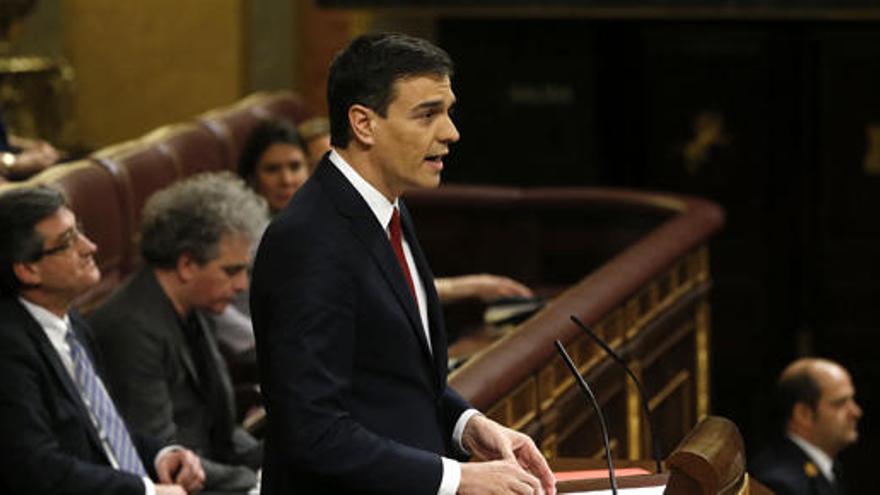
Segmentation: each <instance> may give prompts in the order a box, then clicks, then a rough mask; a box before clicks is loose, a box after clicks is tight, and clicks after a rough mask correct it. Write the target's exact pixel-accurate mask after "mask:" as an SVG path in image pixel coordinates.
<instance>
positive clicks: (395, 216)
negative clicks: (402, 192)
mask: <svg viewBox="0 0 880 495" xmlns="http://www.w3.org/2000/svg"><path fill="white" fill-rule="evenodd" d="M388 233H389V234H390V241H391V249H393V250H394V254H395V255H397V262H398V263H400V268H401V269H402V270H403V274H404V276H406V283H408V284H409V291H410V293H411V294H412V296H413V301H415V302H416V306H418V301H419V299H418V298H417V297H416V287H415V285H413V280H412V275H411V274H410V273H409V265H408V264H407V262H406V257H405V256H404V255H403V242H401V238H400V212H399V211H397V208H394V212H393V213H392V214H391V223H389V224H388Z"/></svg>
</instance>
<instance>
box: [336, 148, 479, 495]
mask: <svg viewBox="0 0 880 495" xmlns="http://www.w3.org/2000/svg"><path fill="white" fill-rule="evenodd" d="M329 158H330V162H332V163H333V165H335V166H336V168H337V169H339V171H340V172H342V175H344V176H345V178H346V179H348V182H350V183H351V185H352V186H354V188H355V190H357V192H358V194H360V196H361V197H362V198H363V199H364V201H366V202H367V205H369V207H370V210H371V211H372V212H373V215H375V217H376V221H378V222H379V225H380V226H381V227H382V228H383V229H384V230H385V235H389V232H388V224H389V223H390V222H391V215H392V214H393V213H394V208H397V207H398V198H394V202H393V203H392V202H390V201H388V198H386V197H385V195H384V194H382V193H381V192H379V190H377V189H376V188H375V187H373V185H372V184H370V183H369V182H367V181H366V179H364V178H363V177H361V175H360V174H359V173H358V172H357V171H356V170H355V169H354V168H352V166H351V165H349V164H348V163H347V162H346V161H345V159H344V158H342V157H341V156H340V155H339V153H337V152H336V150H335V149H334V150H332V151H331V152H330V157H329ZM401 241H402V244H403V254H404V257H405V258H406V264H407V266H408V267H409V273H410V275H411V276H412V280H413V285H414V286H415V290H416V300H417V303H418V306H419V317H420V319H421V321H422V329H423V330H424V332H425V340H426V341H427V342H428V349H429V350H431V351H432V352H433V350H432V349H431V330H430V328H428V304H427V296H426V294H425V287H424V285H423V283H422V278H421V276H420V275H419V271H418V270H417V269H416V264H415V262H414V261H413V256H412V251H411V250H410V248H409V243H408V242H407V241H406V236H401ZM475 414H478V411H477V410H476V409H468V410H467V411H465V412H463V413H462V414H461V416H460V417H459V418H458V421H456V423H455V429H454V430H453V431H452V438H453V441H454V442H455V445H456V446H458V448H459V449H461V450H462V451H465V449H464V447H463V446H462V445H461V436H462V433H464V427H465V426H466V425H467V422H468V420H470V419H471V417H473V415H475ZM440 459H441V460H442V461H443V478H441V480H440V488H439V489H438V490H437V495H455V493H456V492H457V491H458V485H459V484H460V483H461V465H460V464H459V463H458V461H455V460H453V459H449V458H446V457H441V458H440Z"/></svg>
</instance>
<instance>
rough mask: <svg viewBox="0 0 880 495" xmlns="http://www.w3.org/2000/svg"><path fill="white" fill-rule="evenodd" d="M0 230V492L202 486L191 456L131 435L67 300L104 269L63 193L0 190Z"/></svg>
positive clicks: (169, 490) (176, 490)
mask: <svg viewBox="0 0 880 495" xmlns="http://www.w3.org/2000/svg"><path fill="white" fill-rule="evenodd" d="M0 232H3V235H2V236H0V376H2V377H3V378H2V380H0V438H2V439H3V448H2V449H0V453H2V454H0V492H3V493H29V494H38V495H39V494H47V495H48V494H57V493H69V494H93V493H113V494H132V495H134V494H137V495H141V494H148V495H149V494H158V495H166V494H178V495H180V494H183V493H186V492H189V493H195V492H198V491H199V490H200V489H201V487H202V484H203V482H204V477H205V475H204V472H203V470H202V467H201V463H200V461H199V458H198V457H197V456H196V455H195V454H193V453H192V452H191V451H189V450H186V449H183V448H180V447H176V446H175V447H166V448H161V447H162V445H161V444H160V443H159V441H157V440H154V439H150V438H146V437H140V436H138V435H135V434H132V433H131V431H130V430H129V429H128V427H127V426H126V424H125V422H124V421H123V419H122V417H121V416H120V415H119V413H118V411H117V409H116V405H115V403H114V400H113V399H112V397H111V396H110V394H109V393H108V390H107V388H106V385H105V382H104V381H103V380H102V378H101V375H100V369H101V367H100V365H101V362H100V360H99V357H100V356H99V355H98V354H96V350H95V349H94V347H93V345H92V341H91V331H90V329H89V327H88V325H86V324H85V322H84V321H83V320H82V319H80V318H79V317H78V315H77V313H76V311H74V310H72V308H71V306H72V302H73V300H74V299H75V298H76V297H77V296H79V295H81V294H83V293H84V292H85V291H87V290H88V289H89V288H91V287H93V286H95V285H96V284H97V283H98V281H99V279H100V276H101V274H100V271H99V270H98V267H97V265H96V264H95V260H94V254H95V251H96V247H95V245H94V244H93V243H92V242H91V241H90V240H89V239H88V237H86V236H85V235H84V234H83V233H82V229H81V227H79V226H78V225H77V224H76V217H75V215H74V214H73V212H72V211H71V210H70V209H69V208H68V207H67V204H66V202H65V200H64V197H63V196H62V195H61V194H60V193H59V192H58V191H55V190H53V189H51V188H48V187H38V188H22V189H16V190H13V191H10V192H7V193H5V194H3V195H2V196H0ZM153 480H157V481H158V484H154V481H153Z"/></svg>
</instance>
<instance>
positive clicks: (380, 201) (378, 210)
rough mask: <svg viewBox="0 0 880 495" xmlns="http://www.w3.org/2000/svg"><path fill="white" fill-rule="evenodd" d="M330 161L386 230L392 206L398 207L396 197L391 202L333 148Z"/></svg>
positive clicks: (392, 209)
mask: <svg viewBox="0 0 880 495" xmlns="http://www.w3.org/2000/svg"><path fill="white" fill-rule="evenodd" d="M330 162H331V163H333V165H335V166H336V168H337V169H339V171H340V172H342V175H344V176H345V178H346V179H348V181H349V182H351V185H352V186H354V188H355V190H356V191H357V192H358V194H360V195H361V197H362V198H364V201H366V202H367V205H368V206H369V207H370V211H372V212H373V215H374V216H375V217H376V220H377V221H378V222H379V225H381V226H382V228H383V229H386V230H387V229H388V223H389V222H390V221H391V215H392V214H393V213H394V208H397V207H398V206H397V205H398V199H397V198H394V202H393V203H391V202H389V201H388V198H386V197H385V195H384V194H382V193H380V192H379V190H378V189H376V188H375V187H373V185H372V184H370V183H369V182H367V181H366V179H364V178H363V177H361V174H359V173H358V172H357V170H355V169H354V168H353V167H352V166H351V165H349V164H348V162H346V161H345V159H344V158H342V156H340V155H339V153H337V152H336V150H335V149H333V150H331V151H330Z"/></svg>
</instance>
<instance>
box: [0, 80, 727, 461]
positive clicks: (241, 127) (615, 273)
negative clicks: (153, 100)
mask: <svg viewBox="0 0 880 495" xmlns="http://www.w3.org/2000/svg"><path fill="white" fill-rule="evenodd" d="M272 117H284V118H288V119H290V120H293V121H294V122H300V121H301V120H303V119H304V118H306V117H307V112H306V110H305V107H304V106H303V104H302V102H301V101H300V99H299V98H298V97H297V96H296V95H294V94H293V93H290V92H281V93H260V94H255V95H252V96H249V97H247V98H244V99H243V100H241V101H239V102H237V103H235V104H233V105H230V106H228V107H224V108H220V109H216V110H212V111H209V112H207V113H205V114H203V115H201V116H199V117H197V118H195V119H193V120H192V121H190V122H184V123H178V124H171V125H168V126H164V127H162V128H159V129H157V130H155V131H153V132H150V133H148V134H146V135H145V136H143V137H140V138H137V139H133V140H131V141H127V142H124V143H121V144H119V145H115V146H110V147H107V148H104V149H101V150H99V151H97V152H96V153H94V154H93V155H91V156H90V157H89V158H88V159H85V160H82V161H79V162H76V163H72V164H68V165H65V166H59V167H54V168H52V169H49V170H47V171H45V172H44V173H42V174H40V175H38V176H36V177H34V178H32V179H31V180H29V181H27V182H25V183H23V184H25V185H27V184H34V183H50V184H55V185H57V186H59V187H60V188H62V189H63V190H64V191H66V192H67V195H68V197H69V199H70V202H71V205H72V207H73V209H74V211H76V213H77V215H78V216H79V217H80V219H81V220H82V222H83V224H84V228H85V230H86V232H87V233H88V235H89V236H90V237H91V238H92V239H93V240H94V241H95V242H96V243H97V245H98V246H99V253H98V257H97V258H98V263H99V266H100V267H101V269H102V271H103V273H104V278H103V281H102V283H101V285H100V286H99V287H97V288H95V290H93V291H92V292H90V293H88V294H86V295H85V297H84V298H83V299H82V301H81V302H80V307H81V309H83V310H85V311H88V310H89V309H90V308H91V307H93V306H94V305H95V304H96V303H98V302H99V301H101V300H102V299H103V298H104V297H106V295H108V294H109V293H110V292H111V291H112V290H113V289H115V288H116V286H117V285H118V284H119V283H120V282H122V281H123V280H124V279H125V277H126V276H127V275H128V274H130V273H132V272H133V271H134V270H135V269H136V267H137V265H138V263H139V260H138V256H137V252H138V251H137V228H138V225H139V221H140V212H141V208H142V207H143V205H144V202H145V201H146V200H147V198H148V197H149V196H150V195H151V194H152V193H153V192H155V191H157V190H159V189H161V188H163V187H165V186H167V185H168V184H170V183H172V182H174V181H176V180H178V179H180V178H183V177H186V176H189V175H192V174H195V173H198V172H203V171H213V170H231V169H233V168H234V167H235V163H236V157H237V156H238V154H239V152H240V150H241V148H242V144H243V142H244V139H245V137H246V136H247V134H248V132H249V131H250V129H251V128H253V126H254V125H255V124H256V123H258V122H260V121H261V120H263V119H268V118H272ZM20 185H22V184H12V185H10V184H7V185H2V186H0V191H2V189H3V188H8V187H19V186H20ZM406 201H407V204H408V206H409V208H410V210H411V211H412V212H413V216H414V217H415V220H416V223H417V225H418V226H419V236H420V241H421V244H422V245H423V246H424V248H425V251H426V253H427V255H428V257H429V259H430V260H431V263H432V267H433V269H434V272H435V273H436V274H437V275H441V276H446V275H456V274H463V273H477V272H494V273H500V274H504V275H508V276H512V277H515V278H518V279H520V280H522V281H524V282H526V283H527V284H529V285H530V286H532V287H535V288H537V289H538V291H539V292H540V293H541V294H543V295H545V296H546V297H547V298H548V301H549V302H548V304H547V305H546V306H545V307H544V309H543V310H541V311H540V312H539V313H537V314H536V315H534V316H533V317H531V318H530V319H528V320H526V321H525V322H523V323H521V324H519V325H517V326H516V327H513V328H511V329H508V330H507V331H505V332H501V333H496V334H493V335H492V336H490V338H488V339H484V340H482V341H481V347H479V346H478V347H475V348H474V349H475V350H476V352H473V353H472V356H471V357H470V359H469V360H468V361H467V362H466V363H465V364H464V365H463V366H462V367H461V368H459V369H458V370H456V371H455V372H454V373H453V374H452V375H451V376H450V383H451V384H452V385H453V386H454V387H455V388H456V389H457V390H459V391H460V392H461V393H462V394H463V395H464V396H465V397H466V398H467V399H469V400H470V401H471V402H472V403H473V404H474V405H475V406H476V407H478V408H480V409H481V410H483V411H485V412H486V413H487V414H488V415H490V416H491V417H493V418H495V419H497V420H498V421H500V422H502V423H504V424H506V425H509V426H511V427H513V428H517V429H520V430H522V431H526V432H528V433H529V434H530V435H532V436H533V437H534V438H535V439H536V441H537V442H538V443H539V445H540V446H541V448H542V449H543V450H544V452H545V454H547V455H548V456H550V457H554V456H583V455H597V454H598V453H600V452H601V450H600V449H601V448H600V445H599V442H598V438H599V436H598V430H597V422H596V417H595V415H594V414H593V413H591V412H590V411H589V410H588V409H587V408H586V407H585V406H584V405H583V403H582V401H581V400H580V397H579V396H578V394H577V390H576V389H575V387H574V386H573V381H572V379H571V377H570V375H568V372H567V370H566V369H565V367H564V365H563V364H562V363H561V362H560V361H559V360H558V359H557V358H556V356H555V354H554V350H553V341H554V340H555V339H557V338H558V339H560V340H562V341H563V343H565V344H567V345H568V346H569V348H570V349H571V352H572V354H573V358H574V360H575V362H576V364H577V365H578V366H579V368H580V369H581V371H582V372H584V373H585V374H586V375H587V376H589V377H590V378H591V379H592V380H593V381H594V383H595V384H596V386H597V390H598V391H599V392H598V396H599V400H600V402H602V403H603V404H604V407H605V411H606V415H607V416H608V417H609V418H610V423H611V424H610V425H609V426H610V428H611V430H612V436H613V438H612V441H613V443H614V450H615V455H617V456H618V457H628V458H631V459H638V458H641V457H643V456H644V455H645V453H646V452H648V451H649V450H648V449H649V445H650V442H649V441H648V440H647V439H646V438H645V435H644V431H645V425H644V422H643V418H641V415H640V412H639V408H638V404H639V402H638V400H639V399H638V397H637V396H636V393H635V390H634V389H633V388H632V387H630V386H628V385H627V382H626V379H625V377H624V374H623V372H621V371H620V370H619V369H616V368H614V367H613V366H612V364H613V363H612V362H611V361H610V360H609V359H608V358H607V357H605V356H604V355H603V354H602V352H601V350H600V349H599V348H598V347H597V346H596V345H594V344H592V343H591V342H590V341H589V340H588V339H586V338H585V337H584V336H583V335H582V334H580V333H579V332H578V330H577V329H576V328H575V327H574V325H573V323H572V322H571V321H570V320H569V316H570V315H575V316H578V317H579V318H581V319H582V320H583V321H585V322H586V323H587V324H589V325H593V326H594V327H595V329H596V331H597V332H598V333H599V334H600V335H602V336H603V337H604V338H605V339H606V340H607V341H609V342H610V343H611V345H612V347H614V348H615V349H617V350H618V351H619V352H620V353H621V354H623V355H624V357H625V358H626V359H627V361H629V363H630V365H631V366H632V367H633V368H634V369H635V371H636V373H637V374H640V375H641V376H642V377H643V381H644V382H645V386H646V388H647V389H648V394H649V395H650V402H651V403H650V404H649V406H650V408H651V410H652V414H653V415H654V416H655V420H657V422H658V424H660V425H662V428H661V432H660V434H659V437H660V442H661V443H662V448H663V452H664V453H668V452H669V451H670V450H671V448H672V447H674V445H675V444H676V443H677V442H678V441H679V440H680V439H681V438H682V437H683V436H684V434H685V433H687V432H688V431H690V429H691V428H692V427H693V425H694V424H695V423H696V421H697V420H698V419H699V418H701V417H703V416H705V415H706V414H708V413H709V411H710V405H709V338H710V324H709V322H710V317H709V315H710V311H709V295H710V288H711V278H710V274H709V250H708V241H709V238H710V237H711V235H712V234H713V233H714V232H716V231H717V230H718V229H720V228H721V225H722V223H723V213H722V211H721V209H720V208H719V207H718V206H717V205H715V204H713V203H711V202H708V201H704V200H700V199H697V198H688V197H681V196H674V195H670V194H665V193H647V192H636V191H622V190H615V189H608V188H540V189H538V188H506V187H492V186H456V185H445V186H443V187H440V188H439V189H435V190H427V191H418V192H414V193H412V194H408V195H407V197H406ZM450 320H452V324H451V325H449V326H450V327H452V328H453V329H457V328H461V327H466V326H468V325H470V324H473V323H475V322H474V320H471V321H470V322H468V321H466V320H461V321H456V320H454V319H453V318H450ZM473 326H474V327H475V328H476V332H477V333H479V331H480V329H479V328H478V327H479V325H476V324H475V325H473ZM464 333H465V335H464V336H463V337H462V339H463V340H462V341H463V342H466V341H467V339H468V338H470V337H471V336H470V335H467V332H464ZM456 345H457V344H456ZM452 350H453V351H455V346H453V348H452Z"/></svg>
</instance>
